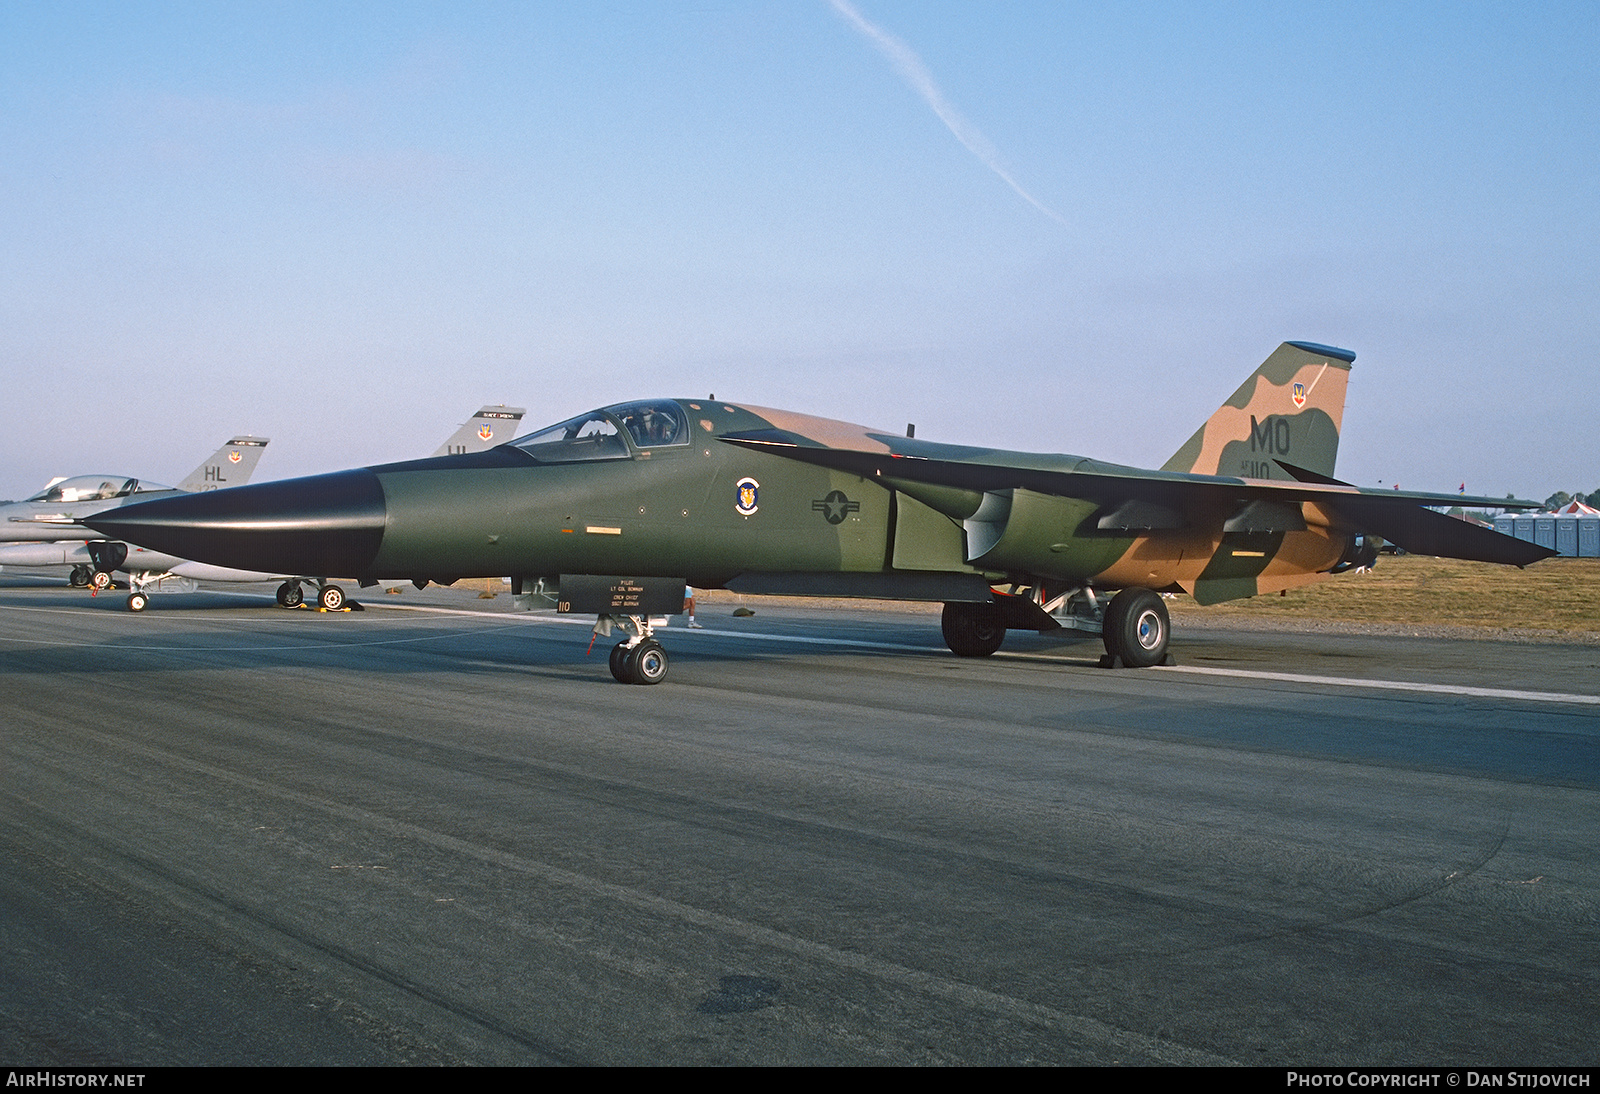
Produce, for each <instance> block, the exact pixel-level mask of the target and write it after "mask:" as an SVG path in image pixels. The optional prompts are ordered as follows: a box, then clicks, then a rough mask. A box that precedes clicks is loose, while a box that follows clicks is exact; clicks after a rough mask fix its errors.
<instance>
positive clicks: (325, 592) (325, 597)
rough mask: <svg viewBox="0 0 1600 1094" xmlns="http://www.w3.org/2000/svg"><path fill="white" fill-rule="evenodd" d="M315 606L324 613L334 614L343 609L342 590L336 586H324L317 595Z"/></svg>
mask: <svg viewBox="0 0 1600 1094" xmlns="http://www.w3.org/2000/svg"><path fill="white" fill-rule="evenodd" d="M317 604H318V606H319V607H321V608H322V610H323V611H325V612H336V611H338V610H339V609H340V608H342V607H344V590H343V589H341V588H339V586H337V585H324V586H323V587H322V591H321V592H319V593H318V594H317Z"/></svg>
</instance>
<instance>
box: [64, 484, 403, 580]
mask: <svg viewBox="0 0 1600 1094" xmlns="http://www.w3.org/2000/svg"><path fill="white" fill-rule="evenodd" d="M385 514H386V508H385V505H384V496H383V486H382V484H381V483H379V482H378V476H376V475H374V474H373V473H372V472H371V471H369V470H367V469H365V468H361V469H358V470H354V471H340V472H337V473H335V474H332V475H312V476H309V477H307V478H303V479H284V480H283V481H281V482H264V483H258V484H256V485H253V486H237V487H234V488H233V489H231V490H216V491H210V492H206V493H197V494H184V495H181V496H179V497H172V498H161V499H159V500H156V501H147V502H142V503H140V504H138V505H126V506H123V507H122V508H120V509H113V510H109V511H107V512H105V513H102V514H97V515H96V516H95V517H94V518H92V521H91V520H85V521H84V523H86V524H88V525H89V527H91V528H93V529H94V530H95V531H97V532H100V533H102V534H104V535H107V536H112V537H114V538H116V539H125V540H128V541H129V542H132V543H137V544H138V545H139V546H141V547H148V548H150V549H151V550H154V551H162V552H165V553H166V554H170V555H177V556H178V557H179V558H186V559H191V560H193V561H195V562H208V563H211V564H212V565H214V566H228V567H232V568H234V569H239V570H259V571H263V572H265V573H270V574H283V575H293V576H314V577H335V576H337V577H356V576H359V575H361V574H363V573H365V572H366V571H367V570H368V569H369V568H370V567H371V565H372V560H373V558H374V557H375V556H376V555H377V553H378V547H379V545H380V544H381V543H382V541H383V528H384V520H385Z"/></svg>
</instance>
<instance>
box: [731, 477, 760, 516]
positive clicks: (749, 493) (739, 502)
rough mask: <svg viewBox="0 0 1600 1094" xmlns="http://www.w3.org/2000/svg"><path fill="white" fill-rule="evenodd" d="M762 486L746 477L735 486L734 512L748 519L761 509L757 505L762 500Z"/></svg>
mask: <svg viewBox="0 0 1600 1094" xmlns="http://www.w3.org/2000/svg"><path fill="white" fill-rule="evenodd" d="M760 496H761V484H760V483H759V482H757V481H756V480H755V479H752V478H751V477H750V476H748V475H746V476H745V477H744V478H742V479H740V480H739V481H738V483H737V484H735V486H734V497H733V510H734V512H736V513H738V514H739V515H740V516H741V517H748V516H749V515H750V514H752V513H754V512H755V511H756V510H757V509H759V508H760V506H759V505H757V504H756V502H757V501H758V500H760Z"/></svg>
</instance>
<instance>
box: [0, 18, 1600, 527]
mask: <svg viewBox="0 0 1600 1094" xmlns="http://www.w3.org/2000/svg"><path fill="white" fill-rule="evenodd" d="M854 9H855V10H856V11H857V12H858V13H859V15H860V16H861V18H862V19H863V20H865V21H866V22H868V23H870V24H871V25H872V26H873V27H875V28H877V30H878V31H879V32H880V33H881V35H882V36H883V37H880V38H876V39H875V38H874V37H872V35H870V34H869V33H866V32H865V31H863V29H862V26H861V24H860V23H859V22H857V21H853V20H851V19H850V18H848V17H847V16H846V15H845V14H843V13H842V12H841V11H840V10H838V9H836V7H835V6H834V5H833V4H831V3H829V2H828V0H789V2H782V3H779V2H771V3H763V2H747V3H723V2H714V0H707V2H697V3H693V4H684V5H681V6H678V5H671V4H659V3H629V2H619V3H609V4H605V5H583V4H578V5H571V4H550V5H543V4H534V3H523V4H471V3H465V4H453V5H449V6H445V5H424V4H415V5H408V4H383V5H376V4H371V5H368V4H344V5H341V4H326V3H317V4H304V5H301V4H293V3H275V4H271V5H246V4H214V3H203V4H138V3H106V4H73V3H57V2H51V3H30V2H25V0H5V2H4V3H0V147H3V148H4V149H5V150H6V151H5V154H4V155H3V156H0V197H3V200H0V238H3V239H4V245H3V246H0V280H3V293H0V378H3V379H4V381H5V387H6V391H7V393H8V398H7V399H6V400H5V403H4V409H3V411H0V414H3V422H4V436H5V449H4V456H3V459H0V497H20V496H23V495H25V494H27V493H30V492H32V491H34V490H36V489H38V488H39V487H40V486H42V485H43V483H44V482H45V480H46V479H48V478H50V477H51V476H53V475H61V474H76V473H86V472H91V471H93V472H99V471H108V472H125V473H129V474H135V475H140V476H144V477H148V478H152V479H157V480H164V481H169V482H170V481H175V480H176V479H178V478H180V477H182V476H183V475H184V474H185V473H186V472H187V471H189V470H190V469H191V468H192V467H193V466H194V465H195V464H196V463H198V462H199V460H200V459H201V458H202V457H203V456H205V455H206V454H208V453H209V452H211V451H212V450H213V449H214V448H215V446H216V445H217V444H218V443H220V442H221V441H222V440H223V439H224V438H225V436H226V435H227V434H229V433H231V432H235V431H253V432H255V433H258V434H265V435H270V436H271V437H272V438H273V443H272V446H271V447H270V448H269V449H268V450H267V454H266V456H265V457H264V458H263V461H262V464H261V467H260V469H259V471H258V475H259V476H260V477H262V478H277V477H284V476H289V475H298V474H308V473H314V472H318V471H325V470H333V469H336V468H340V467H346V466H354V465H359V464H364V463H373V462H379V461H383V460H391V459H400V458H407V457H410V456H414V455H423V454H426V453H428V452H430V451H432V450H433V448H434V447H436V446H437V445H438V444H439V442H440V441H441V440H443V438H444V436H445V435H446V434H447V433H449V432H450V431H451V430H452V429H453V428H454V427H455V425H456V424H457V423H459V422H461V421H463V420H464V419H465V418H466V416H467V415H468V414H470V413H471V411H472V410H474V409H476V408H477V407H478V406H479V405H480V404H481V403H484V402H507V403H513V404H518V405H522V406H526V407H528V408H529V413H528V420H529V422H530V423H548V422H553V421H556V420H559V419H561V418H563V417H566V416H569V415H571V414H573V413H576V412H578V411H581V410H584V409H587V408H589V407H592V406H597V405H602V404H606V403H612V402H619V401H623V400H626V399H632V398H636V397H643V396H653V395H705V394H708V393H712V392H714V393H716V394H717V395H718V396H719V397H722V398H727V399H734V400H737V401H744V402H752V403H757V404H763V405H769V406H780V407H787V408H790V409H794V410H801V411H805V412H808V413H813V414H820V415H824V416H828V417H836V418H843V419H847V420H851V421H858V422H864V423H867V424H872V425H879V426H882V427H885V428H888V429H895V430H901V429H903V428H904V426H905V423H907V422H916V423H917V435H918V436H919V437H928V438H930V439H937V440H946V441H952V442H957V443H970V444H988V445H998V446H1002V447H1009V448H1022V449H1030V450H1048V451H1064V452H1075V453H1081V454H1086V455H1092V456H1096V457H1100V458H1103V459H1110V460H1117V461H1120V462H1126V463H1133V464H1139V465H1143V466H1155V465H1159V464H1160V463H1161V462H1162V461H1163V460H1164V459H1165V458H1166V457H1167V456H1168V455H1169V454H1170V453H1171V452H1172V451H1173V450H1174V449H1175V448H1177V446H1178V445H1179V444H1180V443H1181V442H1182V441H1183V440H1184V439H1185V438H1187V436H1188V435H1189V433H1190V432H1192V431H1193V429H1194V428H1195V426H1196V425H1198V424H1199V422H1200V421H1202V420H1204V418H1205V417H1207V416H1208V415H1209V414H1210V412H1211V411H1212V410H1213V409H1214V408H1215V406H1216V405H1217V404H1218V403H1220V402H1221V400H1222V399H1223V398H1225V397H1226V396H1227V395H1228V394H1229V393H1230V392H1232V390H1233V389H1234V387H1236V386H1237V385H1238V383H1239V382H1240V381H1241V380H1242V379H1243V378H1244V377H1245V376H1246V375H1247V374H1248V373H1249V372H1250V370H1251V369H1253V368H1254V367H1255V366H1256V365H1257V364H1259V363H1260V361H1261V360H1262V359H1264V358H1265V357H1266V355H1267V354H1268V353H1269V352H1271V350H1272V349H1273V348H1274V347H1275V346H1276V345H1277V344H1278V343H1279V342H1281V341H1283V340H1285V339H1308V340H1312V341H1318V342H1325V343H1331V344H1334V345H1339V346H1345V347H1348V348H1350V349H1353V350H1355V351H1356V353H1357V354H1358V357H1357V361H1356V365H1355V371H1354V373H1353V374H1352V382H1351V387H1350V398H1349V404H1348V408H1347V411H1346V416H1345V431H1344V443H1343V446H1342V448H1341V454H1340V465H1339V466H1340V472H1341V474H1342V475H1343V476H1345V477H1347V478H1349V479H1351V480H1353V481H1356V482H1360V483H1363V484H1374V483H1377V482H1379V481H1382V482H1384V483H1386V484H1387V483H1391V482H1395V481H1399V482H1400V483H1401V485H1403V486H1405V487H1408V488H1416V489H1437V490H1454V489H1455V488H1456V487H1457V486H1458V485H1459V484H1460V483H1461V482H1463V481H1465V482H1466V484H1467V487H1468V489H1469V490H1470V491H1474V492H1480V491H1481V492H1484V493H1489V494H1496V495H1498V494H1503V493H1505V492H1508V491H1514V492H1516V493H1518V494H1521V495H1525V496H1526V495H1532V496H1536V497H1543V496H1545V495H1546V494H1548V493H1550V492H1551V491H1554V490H1557V489H1564V490H1574V489H1581V490H1584V491H1588V490H1592V489H1595V488H1597V487H1600V460H1597V459H1596V450H1597V446H1596V444H1595V442H1594V432H1595V431H1594V428H1593V426H1592V425H1591V424H1590V423H1591V422H1592V421H1593V418H1594V412H1595V408H1596V407H1597V406H1600V369H1597V368H1596V367H1595V366H1594V364H1593V363H1592V361H1591V360H1590V357H1589V354H1590V352H1592V349H1591V347H1594V346H1596V345H1597V344H1600V289H1597V286H1600V260H1597V257H1596V255H1597V251H1600V248H1597V242H1600V240H1597V218H1600V212H1597V210H1600V200H1597V199H1600V192H1597V191H1600V186H1597V178H1600V139H1597V136H1596V134H1597V133H1600V86H1597V84H1600V76H1597V69H1600V66H1597V65H1596V64H1595V63H1594V58H1595V57H1597V56H1600V6H1597V5H1595V4H1593V3H1581V4H1578V3H1574V4H1562V3H1542V4H1536V5H1521V6H1513V5H1511V4H1474V3H1449V4H1425V3H1414V4H1410V3H1408V4H1362V3H1339V4H1325V5H1322V4H1281V3H1278V4H1260V5H1257V4H1216V5H1192V4H1116V3H1095V4H1082V5H1079V4H1071V3H1046V4H1033V3H1013V4H1003V3H983V4H977V3H973V4H947V3H930V2H914V3H913V2H899V0H855V3H854ZM888 40H892V41H893V42H897V43H899V44H900V47H901V48H902V49H903V50H904V51H909V55H910V56H913V57H914V59H915V60H916V62H917V63H918V64H920V66H921V69H920V71H921V72H922V73H924V74H925V76H926V78H927V79H930V80H931V81H932V85H931V86H932V93H933V95H934V96H936V97H937V104H938V105H941V106H942V108H943V109H945V110H946V111H947V115H946V117H945V118H941V116H940V114H939V113H938V112H937V111H936V110H935V109H934V105H935V102H934V99H933V98H930V89H929V86H928V85H926V84H924V85H919V84H918V83H917V80H916V79H915V78H914V73H910V74H908V70H907V69H906V67H905V66H904V64H900V65H897V63H896V61H895V59H894V53H893V50H892V49H886V47H885V42H886V41H888ZM907 55H908V54H907V53H902V54H901V55H900V56H901V58H902V60H903V58H904V57H905V56H907ZM950 111H953V112H954V124H953V125H947V121H949V120H950V115H949V113H948V112H950ZM958 131H959V135H961V136H965V137H966V138H967V140H966V143H963V141H962V140H961V139H958ZM1008 179H1009V181H1008ZM1029 199H1031V202H1030V200H1029Z"/></svg>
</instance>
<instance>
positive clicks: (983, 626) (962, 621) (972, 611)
mask: <svg viewBox="0 0 1600 1094" xmlns="http://www.w3.org/2000/svg"><path fill="white" fill-rule="evenodd" d="M939 626H940V628H941V629H942V630H943V631H944V643H945V645H947V646H949V647H950V652H951V653H953V654H955V655H956V656H957V657H988V656H989V655H990V654H992V653H994V651H995V650H997V649H999V648H1000V643H1002V642H1004V641H1005V640H1006V619H1005V615H1004V613H1002V612H1001V610H1000V608H999V606H998V605H995V604H959V603H958V604H946V605H945V606H944V615H943V616H941V617H940V620H939Z"/></svg>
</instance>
